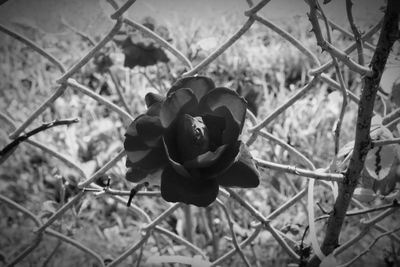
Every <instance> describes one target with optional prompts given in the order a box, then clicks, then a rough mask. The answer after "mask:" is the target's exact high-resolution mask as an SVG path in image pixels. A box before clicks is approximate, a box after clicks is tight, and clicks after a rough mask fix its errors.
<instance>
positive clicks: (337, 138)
mask: <svg viewBox="0 0 400 267" xmlns="http://www.w3.org/2000/svg"><path fill="white" fill-rule="evenodd" d="M317 3H318V2H317ZM318 9H319V11H320V13H321V15H322V18H323V20H324V22H325V28H326V33H327V39H328V42H329V43H331V42H332V38H331V30H330V28H329V22H328V19H327V17H326V16H325V12H324V11H323V9H322V8H321V6H320V5H319V4H318ZM331 57H332V62H333V65H334V66H335V71H336V76H337V77H338V79H339V84H340V91H341V92H342V97H343V100H342V105H341V108H340V114H339V118H338V120H337V121H336V125H335V130H334V132H335V136H334V143H335V151H334V155H335V158H334V162H336V157H337V154H338V152H339V147H340V143H339V141H340V131H341V129H342V122H343V118H344V115H345V112H346V107H347V102H348V101H347V98H348V93H347V92H348V90H347V88H346V85H345V83H344V80H343V76H342V73H341V71H340V67H339V63H338V62H337V60H336V58H335V57H334V56H333V55H331Z"/></svg>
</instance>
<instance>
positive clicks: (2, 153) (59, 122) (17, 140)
mask: <svg viewBox="0 0 400 267" xmlns="http://www.w3.org/2000/svg"><path fill="white" fill-rule="evenodd" d="M77 122H79V119H77V118H75V119H64V120H54V121H52V122H47V123H43V124H42V125H41V126H39V127H37V128H35V129H33V130H32V131H29V132H27V133H26V134H23V135H20V136H18V137H17V138H15V139H14V140H13V141H11V142H10V143H9V144H8V145H6V146H5V147H4V148H3V149H2V150H1V151H0V161H2V157H3V156H5V155H6V154H7V153H9V152H10V151H11V150H13V149H15V148H16V147H17V146H18V145H19V144H20V143H22V142H24V141H26V140H27V139H28V138H29V137H31V136H34V135H36V134H38V133H40V132H43V131H46V130H48V129H50V128H53V127H56V126H61V125H70V124H73V123H77Z"/></svg>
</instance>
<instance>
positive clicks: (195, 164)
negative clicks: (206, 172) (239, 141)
mask: <svg viewBox="0 0 400 267" xmlns="http://www.w3.org/2000/svg"><path fill="white" fill-rule="evenodd" d="M226 147H227V145H223V146H220V147H218V148H217V150H215V151H214V152H212V151H208V152H206V153H203V154H201V155H199V156H197V157H196V158H194V159H192V160H188V161H186V162H184V163H183V166H184V167H185V168H187V169H192V168H204V167H209V166H210V165H212V164H213V163H214V162H215V161H216V160H217V159H218V158H219V157H220V156H221V154H222V153H223V152H224V151H225V149H226Z"/></svg>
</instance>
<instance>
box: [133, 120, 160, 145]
mask: <svg viewBox="0 0 400 267" xmlns="http://www.w3.org/2000/svg"><path fill="white" fill-rule="evenodd" d="M136 131H137V133H138V135H139V136H140V138H141V139H142V140H143V141H144V142H145V143H146V145H148V146H149V147H154V146H155V145H156V144H157V142H158V141H159V140H160V138H161V135H162V134H163V131H164V128H163V127H162V126H161V122H160V119H159V118H158V117H156V116H149V115H143V116H141V117H139V118H138V119H137V120H136Z"/></svg>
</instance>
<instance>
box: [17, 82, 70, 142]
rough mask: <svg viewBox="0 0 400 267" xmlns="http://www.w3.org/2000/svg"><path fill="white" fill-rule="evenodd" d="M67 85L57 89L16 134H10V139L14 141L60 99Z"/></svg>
mask: <svg viewBox="0 0 400 267" xmlns="http://www.w3.org/2000/svg"><path fill="white" fill-rule="evenodd" d="M66 88H67V86H66V85H60V86H58V87H57V89H56V91H55V92H54V93H53V94H52V95H51V96H50V97H49V98H48V99H46V101H44V102H43V104H41V105H40V107H38V108H37V109H36V110H35V111H34V112H33V113H32V114H31V115H30V116H29V117H28V118H27V119H26V120H25V121H24V122H23V123H22V124H21V126H19V127H18V128H17V129H16V130H15V131H14V132H12V133H11V134H10V138H11V139H14V138H16V137H17V136H18V135H20V134H21V133H22V132H23V131H24V130H25V129H26V128H27V127H28V126H29V125H30V124H31V123H32V122H33V121H34V120H35V119H36V118H37V117H39V115H40V114H42V113H43V111H44V110H45V109H46V108H47V107H48V106H50V105H51V104H52V103H53V102H54V101H55V100H56V99H57V98H58V97H60V96H61V95H62V94H63V93H64V91H65V89H66Z"/></svg>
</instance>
